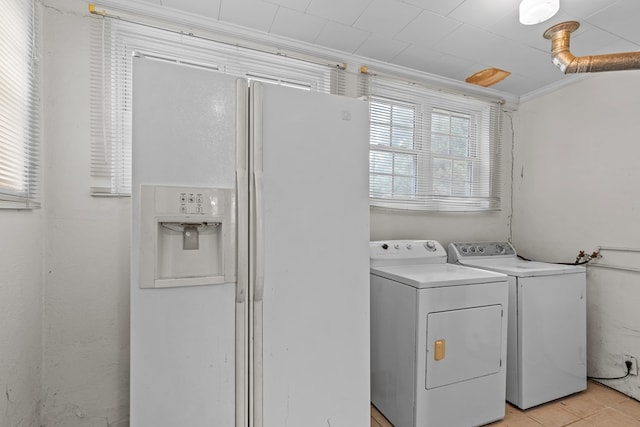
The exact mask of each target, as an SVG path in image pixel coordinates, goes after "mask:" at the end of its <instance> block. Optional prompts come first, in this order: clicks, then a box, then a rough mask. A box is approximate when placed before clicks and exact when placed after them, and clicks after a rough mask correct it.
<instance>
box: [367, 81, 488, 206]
mask: <svg viewBox="0 0 640 427" xmlns="http://www.w3.org/2000/svg"><path fill="white" fill-rule="evenodd" d="M370 85H371V86H370V93H371V103H370V117H371V125H370V126H371V129H370V131H371V132H370V134H371V140H370V142H371V147H370V153H369V172H370V200H371V204H372V205H373V206H380V207H386V208H398V209H413V210H434V211H487V210H498V209H500V186H501V185H500V184H501V179H500V178H501V173H500V153H499V148H500V145H499V141H500V120H499V118H500V108H499V107H500V104H499V102H497V101H496V102H492V101H486V100H479V99H475V98H472V97H468V96H463V95H458V94H452V93H448V92H443V91H438V90H432V89H428V88H425V87H421V86H419V85H416V84H412V83H406V82H399V81H395V80H390V79H385V78H382V77H377V76H376V77H372V78H371V82H370Z"/></svg>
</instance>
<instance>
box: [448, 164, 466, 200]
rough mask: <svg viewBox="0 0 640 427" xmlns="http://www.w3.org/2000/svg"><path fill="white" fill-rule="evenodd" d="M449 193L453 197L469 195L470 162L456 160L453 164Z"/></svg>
mask: <svg viewBox="0 0 640 427" xmlns="http://www.w3.org/2000/svg"><path fill="white" fill-rule="evenodd" d="M451 191H452V195H454V196H470V195H471V162H467V161H458V160H455V161H454V162H453V180H452V186H451Z"/></svg>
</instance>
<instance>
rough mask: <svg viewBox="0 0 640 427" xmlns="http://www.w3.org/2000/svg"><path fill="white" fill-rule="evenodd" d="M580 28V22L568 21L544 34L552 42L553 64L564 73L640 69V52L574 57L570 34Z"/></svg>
mask: <svg viewBox="0 0 640 427" xmlns="http://www.w3.org/2000/svg"><path fill="white" fill-rule="evenodd" d="M579 26H580V23H579V22H576V21H567V22H562V23H560V24H556V25H554V26H553V27H551V28H549V29H548V30H547V31H545V32H544V38H545V39H550V40H551V58H552V60H553V64H554V65H555V66H556V67H558V68H560V70H562V72H563V73H565V74H569V73H598V72H601V71H619V70H638V69H640V52H624V53H611V54H605V55H593V56H574V55H573V54H572V53H571V51H570V50H569V38H570V34H571V33H572V32H573V31H575V30H577V29H578V27H579Z"/></svg>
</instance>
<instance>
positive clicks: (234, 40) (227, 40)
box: [88, 3, 347, 70]
mask: <svg viewBox="0 0 640 427" xmlns="http://www.w3.org/2000/svg"><path fill="white" fill-rule="evenodd" d="M88 9H89V13H90V14H92V15H96V16H101V17H102V18H109V19H114V20H117V21H122V22H127V23H130V24H135V25H141V26H144V27H147V28H153V29H157V30H162V31H168V32H172V33H176V34H180V35H182V36H188V37H193V38H195V39H200V40H205V41H210V42H216V43H222V44H226V45H229V46H234V47H240V48H243V49H249V50H253V51H256V52H261V53H267V54H271V55H276V56H282V57H285V58H291V59H296V60H299V61H304V62H308V63H311V64H316V65H324V66H327V67H329V68H333V69H338V70H346V69H347V65H346V64H345V63H340V62H337V61H336V62H330V61H328V60H325V59H320V58H317V57H314V56H311V55H306V54H303V53H300V52H294V51H288V50H284V49H280V48H275V49H273V48H268V47H267V46H265V45H264V44H262V43H257V42H253V41H250V40H247V39H243V38H241V37H238V36H224V35H221V34H215V35H213V34H211V32H210V30H206V29H204V28H202V29H201V30H202V31H203V32H204V33H209V34H211V37H209V36H204V35H199V34H196V33H195V32H192V31H185V30H182V29H176V28H167V27H165V26H161V25H159V24H157V23H156V22H158V21H159V22H160V23H161V24H163V25H166V24H168V22H166V21H165V20H164V19H162V18H151V21H152V22H153V23H150V22H142V21H140V20H137V19H140V18H139V17H134V18H131V17H126V16H122V15H115V14H110V13H108V12H107V11H106V10H97V9H96V5H95V4H94V3H89V5H88ZM154 21H155V22H154ZM192 25H193V24H192ZM239 40H243V41H244V43H243V44H241V43H240V42H239Z"/></svg>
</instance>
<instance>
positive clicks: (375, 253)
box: [370, 240, 508, 427]
mask: <svg viewBox="0 0 640 427" xmlns="http://www.w3.org/2000/svg"><path fill="white" fill-rule="evenodd" d="M370 261H371V270H370V281H371V400H372V403H373V405H374V406H375V407H376V408H377V409H378V410H379V411H380V412H381V413H382V414H383V415H384V416H385V417H387V419H389V421H391V423H392V424H393V425H394V426H395V427H444V426H446V427H471V426H479V425H483V424H487V423H490V422H493V421H496V420H500V419H502V418H504V414H505V381H506V371H505V362H506V360H505V358H506V346H507V309H508V307H507V304H508V284H507V276H506V275H504V274H500V273H494V272H489V271H486V270H480V269H474V268H470V267H462V266H458V265H453V264H448V263H447V253H446V251H445V249H444V247H443V246H442V245H441V244H440V243H439V242H437V241H434V240H393V241H375V242H371V243H370Z"/></svg>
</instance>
